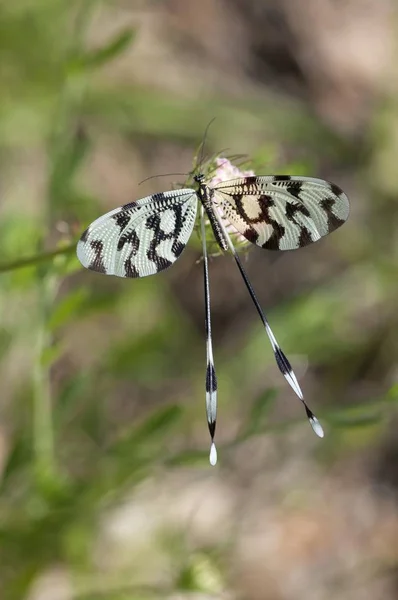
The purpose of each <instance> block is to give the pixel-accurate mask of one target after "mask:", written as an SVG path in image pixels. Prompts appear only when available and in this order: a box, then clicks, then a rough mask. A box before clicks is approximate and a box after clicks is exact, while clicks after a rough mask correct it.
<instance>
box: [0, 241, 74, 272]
mask: <svg viewBox="0 0 398 600" xmlns="http://www.w3.org/2000/svg"><path fill="white" fill-rule="evenodd" d="M75 249H76V242H73V243H72V244H68V246H63V247H62V248H57V250H51V251H50V252H40V253H38V254H34V255H33V256H28V257H27V258H20V259H17V260H13V261H11V262H8V263H4V264H1V263H0V274H1V273H8V272H9V271H15V270H17V269H23V268H24V267H35V266H36V265H39V264H41V263H44V262H47V261H50V260H52V259H53V258H55V257H56V256H61V255H63V254H72V252H74V251H75Z"/></svg>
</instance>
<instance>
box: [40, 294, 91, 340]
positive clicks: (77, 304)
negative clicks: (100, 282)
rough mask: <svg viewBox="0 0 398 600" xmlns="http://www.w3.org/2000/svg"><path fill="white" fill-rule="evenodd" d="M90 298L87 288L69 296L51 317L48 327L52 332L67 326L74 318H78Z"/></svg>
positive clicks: (61, 302)
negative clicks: (77, 314)
mask: <svg viewBox="0 0 398 600" xmlns="http://www.w3.org/2000/svg"><path fill="white" fill-rule="evenodd" d="M87 298H88V292H87V290H86V289H85V288H79V289H77V290H74V291H73V292H71V293H70V294H68V295H67V296H66V297H65V298H63V299H62V300H61V301H60V302H59V304H58V305H57V306H56V308H55V310H54V312H53V314H52V315H51V317H50V320H49V323H48V327H49V329H50V331H55V330H56V329H58V328H59V327H61V326H62V325H65V323H67V322H68V321H69V320H70V319H71V318H72V317H73V318H74V317H76V313H78V312H79V309H80V308H81V306H82V305H83V304H84V303H85V301H86V300H87Z"/></svg>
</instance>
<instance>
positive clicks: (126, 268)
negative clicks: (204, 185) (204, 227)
mask: <svg viewBox="0 0 398 600" xmlns="http://www.w3.org/2000/svg"><path fill="white" fill-rule="evenodd" d="M196 208H197V196H196V192H195V190H193V189H181V190H175V191H174V190H173V191H170V192H165V193H161V194H154V195H152V196H146V197H145V198H141V199H140V200H137V201H136V202H131V203H129V204H125V205H124V206H122V207H120V208H116V209H115V210H112V211H111V212H109V213H107V214H105V215H103V216H102V217H99V219H97V220H96V221H94V222H93V223H91V225H90V226H89V227H88V228H87V229H86V231H85V232H84V233H83V235H82V236H81V238H80V241H79V242H78V245H77V257H78V259H79V260H80V262H81V263H82V265H83V266H84V267H86V268H87V269H91V270H92V271H97V272H99V273H105V274H106V275H116V276H118V277H145V276H146V275H153V274H155V273H158V272H159V271H163V270H164V269H167V268H168V267H170V266H171V265H172V264H173V263H174V262H175V261H176V260H177V258H178V257H179V256H180V254H181V252H182V251H183V250H184V248H185V246H186V244H187V242H188V240H189V238H190V236H191V233H192V229H193V227H194V224H195V218H196Z"/></svg>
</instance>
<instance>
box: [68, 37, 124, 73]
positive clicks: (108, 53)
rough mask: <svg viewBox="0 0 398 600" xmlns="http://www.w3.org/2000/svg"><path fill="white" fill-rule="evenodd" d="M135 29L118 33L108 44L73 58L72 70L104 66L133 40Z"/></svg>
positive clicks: (70, 67)
mask: <svg viewBox="0 0 398 600" xmlns="http://www.w3.org/2000/svg"><path fill="white" fill-rule="evenodd" d="M134 37H135V30H134V29H131V28H128V29H125V30H124V31H121V32H120V33H118V34H117V35H116V36H115V37H114V38H113V39H112V40H111V41H110V42H109V43H108V44H106V45H105V46H103V47H102V48H99V49H98V50H93V51H91V52H87V53H85V54H82V55H81V56H78V57H77V58H75V59H73V60H72V61H71V63H70V65H69V69H70V71H72V72H78V71H81V70H83V69H87V68H89V69H93V68H98V67H102V66H103V65H105V64H106V63H108V62H109V61H111V60H113V59H114V58H116V57H117V56H119V55H120V54H121V53H122V52H123V51H124V50H125V49H126V48H127V47H128V46H129V45H130V44H131V42H132V41H133V39H134Z"/></svg>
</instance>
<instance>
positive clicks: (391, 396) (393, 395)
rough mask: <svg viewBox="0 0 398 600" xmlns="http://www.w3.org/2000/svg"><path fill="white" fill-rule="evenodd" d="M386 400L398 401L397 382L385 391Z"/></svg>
mask: <svg viewBox="0 0 398 600" xmlns="http://www.w3.org/2000/svg"><path fill="white" fill-rule="evenodd" d="M386 400H388V402H397V401H398V383H395V384H394V385H393V386H392V387H391V388H390V389H389V390H388V392H387V394H386Z"/></svg>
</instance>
